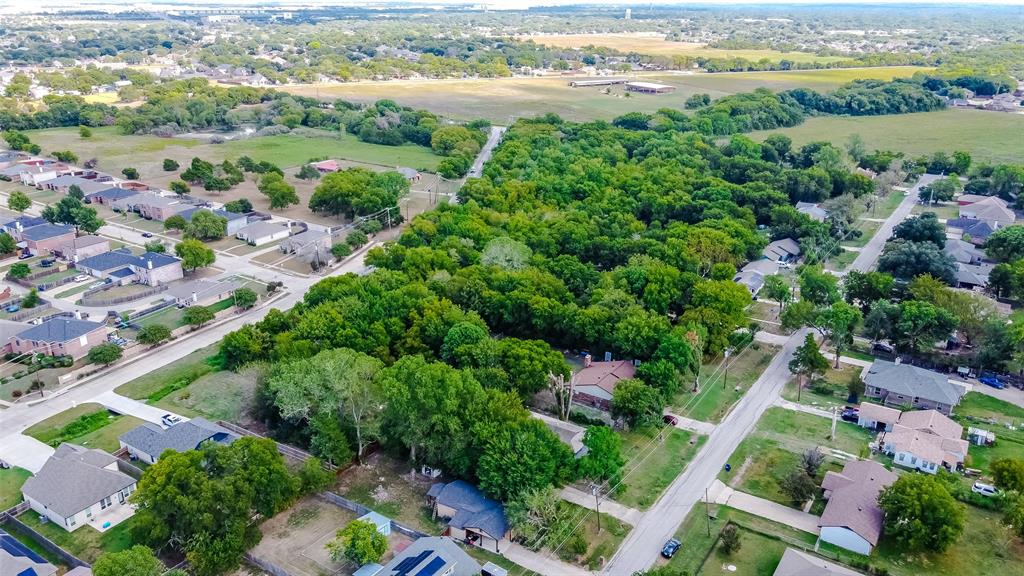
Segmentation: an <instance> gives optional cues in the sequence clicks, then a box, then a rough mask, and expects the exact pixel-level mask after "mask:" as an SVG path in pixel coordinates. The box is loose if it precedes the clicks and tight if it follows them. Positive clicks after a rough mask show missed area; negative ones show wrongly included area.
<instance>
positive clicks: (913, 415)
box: [900, 410, 964, 439]
mask: <svg viewBox="0 0 1024 576" xmlns="http://www.w3.org/2000/svg"><path fill="white" fill-rule="evenodd" d="M900 426H906V427H907V428H913V429H914V430H923V431H926V432H931V433H932V434H935V435H936V436H941V437H943V438H955V439H959V438H960V437H961V436H963V433H964V427H963V426H961V425H959V424H957V423H956V422H954V421H953V420H952V419H951V418H950V417H949V416H946V415H945V414H943V413H941V412H939V411H938V410H909V411H907V412H904V413H903V414H901V415H900Z"/></svg>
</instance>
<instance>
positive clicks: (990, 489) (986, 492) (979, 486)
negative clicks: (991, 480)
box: [971, 482, 999, 496]
mask: <svg viewBox="0 0 1024 576" xmlns="http://www.w3.org/2000/svg"><path fill="white" fill-rule="evenodd" d="M971 492H974V493H975V494H981V495H982V496H995V495H996V494H998V493H999V489H998V488H996V487H995V486H993V485H991V484H984V483H982V482H975V483H974V485H973V486H971Z"/></svg>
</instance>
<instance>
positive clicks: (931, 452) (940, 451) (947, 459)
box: [882, 424, 968, 467]
mask: <svg viewBox="0 0 1024 576" xmlns="http://www.w3.org/2000/svg"><path fill="white" fill-rule="evenodd" d="M882 444H883V446H884V447H885V451H886V452H890V453H896V452H905V453H907V454H913V455H914V456H917V457H918V458H921V459H924V460H927V461H929V462H934V463H936V464H940V463H944V464H946V465H947V466H950V467H953V466H956V465H957V464H959V463H960V462H963V459H964V456H966V455H967V449H968V444H967V441H966V440H961V439H960V438H943V437H942V436H939V435H936V434H932V433H930V432H928V431H926V430H923V429H922V430H914V429H912V428H907V427H906V426H902V425H900V424H897V425H896V426H893V428H892V432H886V433H885V437H884V438H883V439H882Z"/></svg>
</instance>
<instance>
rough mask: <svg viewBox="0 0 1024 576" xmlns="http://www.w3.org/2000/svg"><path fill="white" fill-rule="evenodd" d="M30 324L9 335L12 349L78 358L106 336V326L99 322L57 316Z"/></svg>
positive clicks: (17, 351) (100, 342)
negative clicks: (39, 322) (12, 335)
mask: <svg viewBox="0 0 1024 576" xmlns="http://www.w3.org/2000/svg"><path fill="white" fill-rule="evenodd" d="M28 326H29V327H28V328H27V329H26V330H23V331H21V332H19V333H18V334H16V335H15V336H14V337H13V338H11V339H10V341H9V342H8V344H7V346H8V348H9V349H10V352H15V353H19V354H46V355H48V356H71V357H72V358H75V359H76V360H77V359H78V358H82V357H84V356H85V355H86V354H88V353H89V350H91V349H92V347H93V346H96V345H98V344H102V343H104V342H106V340H107V326H106V324H102V323H100V322H89V321H88V320H78V319H76V318H65V317H57V318H51V319H49V320H47V321H45V322H43V323H41V324H35V325H28Z"/></svg>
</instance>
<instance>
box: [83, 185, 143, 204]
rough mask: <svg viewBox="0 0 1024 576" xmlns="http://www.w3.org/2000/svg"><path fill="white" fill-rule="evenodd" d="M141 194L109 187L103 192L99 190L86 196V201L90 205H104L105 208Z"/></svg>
mask: <svg viewBox="0 0 1024 576" xmlns="http://www.w3.org/2000/svg"><path fill="white" fill-rule="evenodd" d="M138 195H139V193H138V192H136V191H135V190H125V189H124V188H117V187H114V186H109V187H107V188H105V189H103V190H98V191H96V192H93V193H91V194H88V193H87V194H86V195H85V199H86V200H87V201H88V202H90V203H95V204H102V205H104V206H110V205H112V204H113V203H114V202H117V201H118V200H124V199H126V198H131V197H132V196H138Z"/></svg>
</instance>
